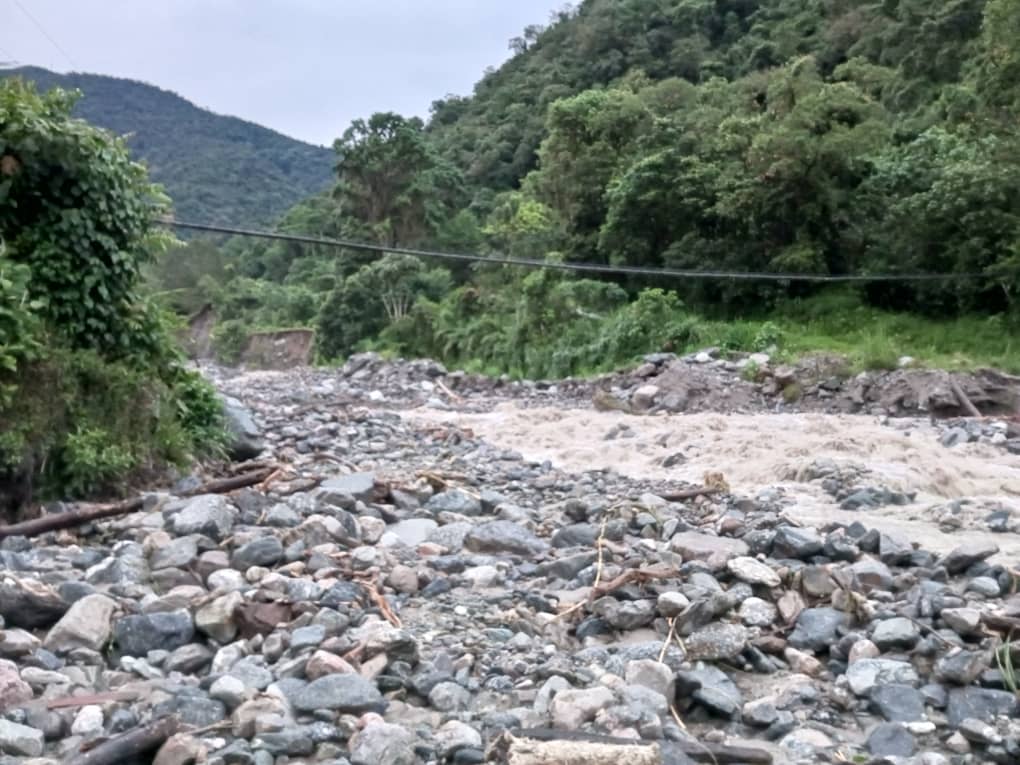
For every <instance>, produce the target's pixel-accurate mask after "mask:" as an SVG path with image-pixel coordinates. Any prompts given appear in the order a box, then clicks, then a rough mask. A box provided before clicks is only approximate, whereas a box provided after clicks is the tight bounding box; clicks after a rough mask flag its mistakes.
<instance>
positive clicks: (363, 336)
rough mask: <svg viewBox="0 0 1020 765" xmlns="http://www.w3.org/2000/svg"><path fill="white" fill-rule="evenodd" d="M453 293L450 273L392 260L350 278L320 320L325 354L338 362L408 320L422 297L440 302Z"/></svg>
mask: <svg viewBox="0 0 1020 765" xmlns="http://www.w3.org/2000/svg"><path fill="white" fill-rule="evenodd" d="M449 288H450V279H449V273H448V272H447V271H445V270H444V269H441V268H431V269H430V268H427V267H426V266H425V264H424V263H422V261H421V260H419V259H418V258H414V257H411V256H409V255H395V254H388V255H385V256H384V257H382V258H380V259H378V260H376V261H374V262H372V263H370V264H369V265H367V266H364V267H363V268H362V269H360V270H359V271H358V272H356V273H355V274H352V275H351V276H349V277H347V279H345V280H344V281H343V283H342V284H340V285H339V286H338V287H337V288H336V289H335V290H333V292H332V293H331V294H330V296H329V298H328V299H327V300H326V302H325V303H324V304H323V306H322V308H321V310H320V312H319V318H318V346H319V353H320V354H322V355H323V356H324V357H326V358H336V357H339V356H344V355H346V354H348V353H351V352H352V351H353V350H354V349H355V348H356V347H357V345H358V343H359V342H361V341H363V340H367V339H369V338H371V337H373V336H374V335H376V334H377V333H379V332H381V331H382V330H383V329H385V328H386V327H387V326H388V325H390V324H392V323H394V322H399V321H402V320H404V319H405V318H407V317H408V316H409V315H410V313H411V309H412V308H413V307H414V304H415V302H416V301H417V300H418V299H419V298H420V297H425V298H430V299H433V300H435V299H438V298H439V297H440V296H441V295H442V294H444V293H445V292H446V291H448V290H449Z"/></svg>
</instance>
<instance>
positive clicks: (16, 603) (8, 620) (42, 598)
mask: <svg viewBox="0 0 1020 765" xmlns="http://www.w3.org/2000/svg"><path fill="white" fill-rule="evenodd" d="M67 607H68V604H67V603H66V602H65V601H64V599H63V598H61V597H60V595H58V594H57V591H56V590H54V589H53V588H52V587H50V586H49V585H45V584H43V583H42V582H37V581H35V580H34V579H14V578H7V577H5V578H3V579H0V617H3V620H4V622H5V624H6V626H8V627H21V628H23V629H26V630H34V629H40V628H43V627H49V626H51V625H53V624H55V623H56V621H57V620H58V619H60V617H61V616H63V615H64V612H65V611H67Z"/></svg>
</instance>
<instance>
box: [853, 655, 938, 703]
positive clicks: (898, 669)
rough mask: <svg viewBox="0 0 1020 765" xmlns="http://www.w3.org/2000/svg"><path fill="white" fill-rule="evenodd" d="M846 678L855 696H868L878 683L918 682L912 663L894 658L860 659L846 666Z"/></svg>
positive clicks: (909, 683)
mask: <svg viewBox="0 0 1020 765" xmlns="http://www.w3.org/2000/svg"><path fill="white" fill-rule="evenodd" d="M846 679H847V682H848V683H849V684H850V690H851V691H853V692H854V694H855V695H857V696H861V697H864V696H868V695H869V694H870V693H871V691H872V689H873V688H875V687H876V686H878V685H889V684H891V683H897V684H902V685H911V686H914V685H917V684H918V682H920V680H919V678H918V676H917V672H916V670H915V669H914V667H913V665H912V664H910V663H909V662H906V661H896V660H895V659H861V660H860V661H856V662H854V663H853V664H851V665H850V666H849V667H847V670H846Z"/></svg>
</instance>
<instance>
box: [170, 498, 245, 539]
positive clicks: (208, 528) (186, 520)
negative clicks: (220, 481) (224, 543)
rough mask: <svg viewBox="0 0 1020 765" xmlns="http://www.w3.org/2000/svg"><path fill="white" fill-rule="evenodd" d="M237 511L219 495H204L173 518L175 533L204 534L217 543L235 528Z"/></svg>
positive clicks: (190, 502) (183, 534)
mask: <svg viewBox="0 0 1020 765" xmlns="http://www.w3.org/2000/svg"><path fill="white" fill-rule="evenodd" d="M236 520H237V510H236V509H235V508H234V507H233V505H231V504H230V503H229V502H228V501H227V500H226V498H224V497H222V496H220V495H219V494H203V495H201V496H198V497H194V498H192V499H191V500H189V501H188V504H187V505H185V506H184V508H183V509H182V510H181V511H180V512H178V513H177V514H176V515H174V516H173V520H172V525H173V530H174V533H175V534H177V535H178V536H186V535H188V534H204V535H205V536H207V537H211V538H212V539H215V540H216V541H220V540H222V539H224V538H225V537H226V536H227V535H228V534H229V533H230V530H231V529H232V528H233V527H234V523H235V522H236Z"/></svg>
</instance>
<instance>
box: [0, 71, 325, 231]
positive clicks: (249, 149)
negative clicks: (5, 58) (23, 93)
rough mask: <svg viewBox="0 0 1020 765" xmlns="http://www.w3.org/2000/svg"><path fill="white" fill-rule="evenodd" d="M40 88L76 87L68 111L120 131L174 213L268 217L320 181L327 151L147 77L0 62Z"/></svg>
mask: <svg viewBox="0 0 1020 765" xmlns="http://www.w3.org/2000/svg"><path fill="white" fill-rule="evenodd" d="M2 74H3V75H4V76H21V77H24V78H25V79H29V80H33V81H34V82H36V83H37V84H38V86H39V88H40V89H49V88H51V87H54V86H59V87H62V88H77V89H79V90H81V91H82V93H83V94H84V97H83V98H82V99H81V101H79V103H78V105H77V107H76V109H75V114H76V115H77V116H79V117H82V118H84V119H86V120H88V121H89V122H92V123H93V124H96V125H100V126H102V127H104V128H107V129H109V130H112V131H113V132H115V133H118V134H121V135H129V136H130V137H129V139H128V144H129V145H130V147H131V150H132V152H133V153H134V155H135V156H136V157H137V158H139V159H141V160H144V161H145V162H146V163H147V164H148V166H149V170H150V173H151V175H152V178H153V179H154V180H155V181H157V182H158V183H161V184H163V185H164V186H165V187H166V189H167V191H168V193H169V194H170V196H171V197H172V198H173V201H174V207H175V210H176V213H177V215H178V217H180V218H190V219H199V220H205V221H216V222H220V223H232V224H237V225H247V224H262V223H268V222H270V221H272V220H274V219H275V218H277V217H279V216H280V215H281V214H282V213H283V212H284V211H285V210H287V209H288V208H289V207H291V206H292V205H293V204H295V203H296V202H298V201H300V200H301V199H304V198H306V197H308V196H309V195H311V194H315V193H317V192H320V191H322V190H323V189H325V188H327V187H328V186H329V184H330V183H331V181H332V177H333V161H334V160H333V152H332V151H331V150H329V149H326V148H323V147H319V146H313V145H311V144H307V143H303V142H301V141H297V140H295V139H293V138H289V137H287V136H285V135H281V134H280V133H277V132H275V131H273V130H269V129H267V128H264V127H262V126H260V125H256V124H253V123H251V122H246V121H244V120H241V119H237V118H236V117H226V116H222V115H219V114H214V113H213V112H210V111H207V110H205V109H201V108H199V107H197V106H195V105H194V104H192V103H191V102H190V101H187V100H186V99H184V98H182V97H180V96H178V95H177V94H175V93H172V92H170V91H167V90H163V89H161V88H157V87H155V86H153V85H147V84H145V83H142V82H136V81H134V80H126V79H121V78H118V77H106V76H103V75H95V74H80V73H72V74H67V75H62V74H57V73H54V72H50V71H48V70H46V69H40V68H37V67H22V68H18V69H10V70H6V71H5V72H3V73H2Z"/></svg>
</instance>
